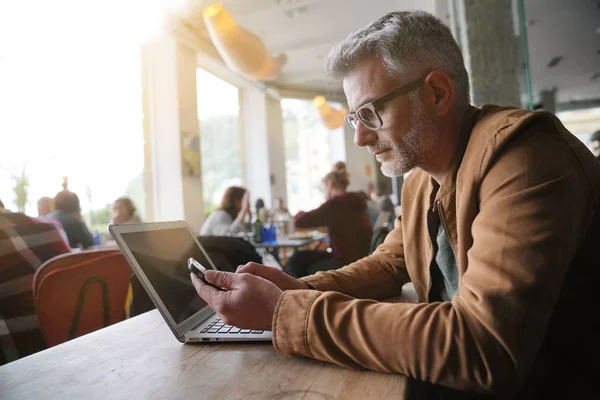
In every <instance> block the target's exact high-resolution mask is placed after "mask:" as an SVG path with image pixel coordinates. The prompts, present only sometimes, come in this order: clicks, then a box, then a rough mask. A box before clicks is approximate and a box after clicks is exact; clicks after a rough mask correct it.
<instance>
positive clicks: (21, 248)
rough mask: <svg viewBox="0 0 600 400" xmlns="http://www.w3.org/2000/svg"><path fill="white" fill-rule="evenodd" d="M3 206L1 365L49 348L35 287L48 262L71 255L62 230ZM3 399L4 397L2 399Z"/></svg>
mask: <svg viewBox="0 0 600 400" xmlns="http://www.w3.org/2000/svg"><path fill="white" fill-rule="evenodd" d="M1 207H3V206H2V202H0V266H1V267H0V283H1V284H2V290H1V291H0V326H1V327H2V329H0V343H2V345H0V365H3V364H6V363H9V362H11V361H14V360H17V359H19V358H21V357H25V356H28V355H30V354H33V353H35V352H38V351H40V350H44V349H46V348H47V347H48V345H47V344H46V341H45V340H44V337H43V336H42V332H41V330H40V327H39V324H38V319H37V317H36V312H35V306H34V299H33V294H32V286H33V285H32V283H33V276H34V275H35V272H36V271H37V270H38V269H39V268H40V266H41V265H42V264H43V263H44V262H45V261H47V260H49V259H51V258H52V257H55V256H57V255H59V254H63V253H68V252H69V251H71V249H70V248H69V246H68V245H67V243H66V242H65V241H64V239H63V237H62V236H61V234H60V232H59V231H58V229H57V228H56V227H55V226H54V225H53V224H50V223H46V222H43V221H39V220H38V219H37V218H30V217H28V216H26V215H25V214H22V213H10V214H7V213H2V211H1ZM0 397H1V396H0Z"/></svg>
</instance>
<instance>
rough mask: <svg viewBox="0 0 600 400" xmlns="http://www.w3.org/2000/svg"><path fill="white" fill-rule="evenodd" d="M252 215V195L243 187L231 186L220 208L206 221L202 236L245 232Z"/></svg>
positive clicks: (224, 195)
mask: <svg viewBox="0 0 600 400" xmlns="http://www.w3.org/2000/svg"><path fill="white" fill-rule="evenodd" d="M250 214H251V213H250V193H249V192H248V191H247V190H246V189H244V188H242V187H238V186H230V187H228V188H227V189H226V190H225V193H224V194H223V198H222V199H221V204H220V205H219V207H218V208H217V209H216V210H215V211H213V212H212V213H210V215H209V216H208V217H207V218H206V220H205V221H204V224H203V225H202V229H201V230H200V235H203V236H229V235H234V234H236V233H240V232H245V231H246V222H247V220H248V221H249V219H250V217H251V215H250Z"/></svg>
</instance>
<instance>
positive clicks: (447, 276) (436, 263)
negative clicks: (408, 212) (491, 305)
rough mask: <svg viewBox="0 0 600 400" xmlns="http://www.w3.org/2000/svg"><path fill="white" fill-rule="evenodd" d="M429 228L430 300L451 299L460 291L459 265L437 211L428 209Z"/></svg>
mask: <svg viewBox="0 0 600 400" xmlns="http://www.w3.org/2000/svg"><path fill="white" fill-rule="evenodd" d="M427 228H428V231H429V239H430V240H431V244H432V246H433V257H432V258H431V263H430V264H429V272H430V274H431V286H430V287H429V297H428V299H429V302H435V301H450V300H451V299H452V297H453V296H454V295H455V294H456V292H457V291H458V267H457V266H456V257H455V256H454V252H453V250H452V246H450V241H449V240H448V236H447V235H446V231H445V230H444V226H443V224H442V222H441V220H440V218H439V214H438V213H437V212H433V211H431V210H428V211H427Z"/></svg>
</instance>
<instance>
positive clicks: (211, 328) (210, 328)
mask: <svg viewBox="0 0 600 400" xmlns="http://www.w3.org/2000/svg"><path fill="white" fill-rule="evenodd" d="M263 332H264V331H258V330H254V329H240V328H236V327H235V326H231V325H227V324H226V323H225V322H223V321H222V320H221V318H215V319H214V320H212V321H211V322H210V323H209V324H208V325H207V326H205V327H204V328H202V330H201V331H200V333H218V334H227V335H238V334H246V333H250V334H260V333H263Z"/></svg>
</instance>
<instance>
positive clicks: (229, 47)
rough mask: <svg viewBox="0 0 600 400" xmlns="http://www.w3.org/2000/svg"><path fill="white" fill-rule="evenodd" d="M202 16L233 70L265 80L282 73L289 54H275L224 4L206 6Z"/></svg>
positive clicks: (216, 45) (212, 38)
mask: <svg viewBox="0 0 600 400" xmlns="http://www.w3.org/2000/svg"><path fill="white" fill-rule="evenodd" d="M202 16H203V18H204V23H205V24H206V28H207V29H208V33H209V35H210V39H211V40H212V42H213V44H214V46H215V47H216V49H217V51H218V52H219V54H220V55H221V57H222V58H223V61H224V62H225V64H226V65H227V67H228V68H229V69H231V70H232V71H235V72H238V73H241V74H243V75H246V76H247V77H249V78H252V79H256V80H261V81H268V80H273V79H275V78H276V77H277V76H278V75H279V73H280V72H281V68H282V67H283V65H284V64H285V63H286V61H287V57H286V56H285V55H284V54H281V55H279V56H277V57H273V56H271V54H270V53H269V52H268V51H267V49H266V48H265V46H264V44H263V43H262V41H261V40H260V39H259V38H258V37H257V36H256V35H254V34H253V33H250V32H248V31H247V30H245V29H243V28H241V27H240V26H239V25H238V24H237V23H236V22H235V20H234V19H233V17H232V16H231V14H229V12H227V10H226V9H225V8H224V7H223V5H222V4H219V3H216V4H212V5H210V6H208V7H206V8H205V9H204V11H203V12H202Z"/></svg>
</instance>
